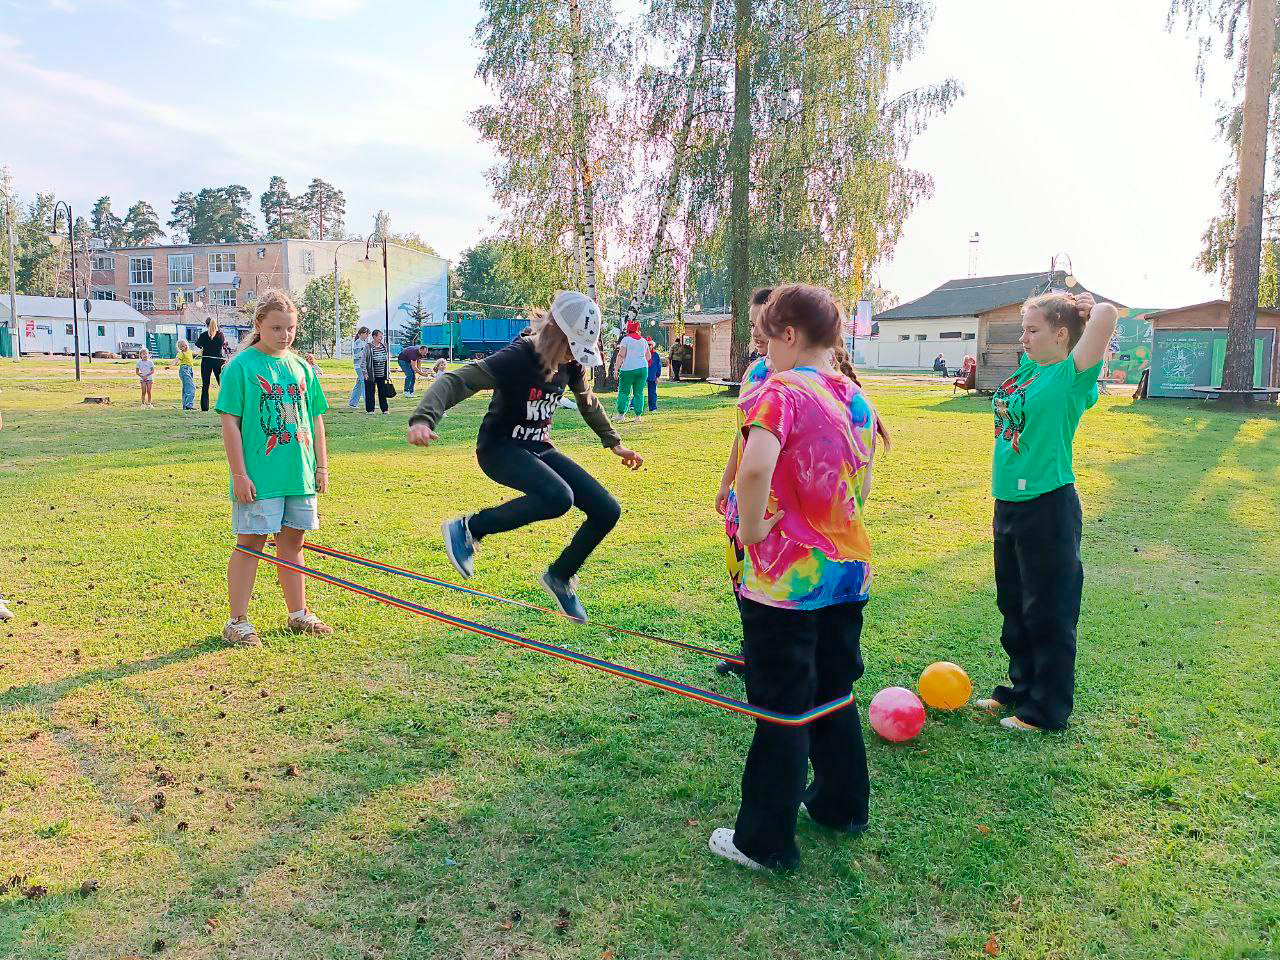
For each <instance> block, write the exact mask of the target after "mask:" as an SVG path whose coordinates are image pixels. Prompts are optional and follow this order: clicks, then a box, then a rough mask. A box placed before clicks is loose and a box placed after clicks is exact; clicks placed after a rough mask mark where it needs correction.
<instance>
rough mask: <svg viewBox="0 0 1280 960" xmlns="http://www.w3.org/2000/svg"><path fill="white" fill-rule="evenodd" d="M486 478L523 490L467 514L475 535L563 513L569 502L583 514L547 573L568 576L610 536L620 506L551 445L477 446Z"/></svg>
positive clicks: (568, 508) (501, 531)
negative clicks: (499, 501)
mask: <svg viewBox="0 0 1280 960" xmlns="http://www.w3.org/2000/svg"><path fill="white" fill-rule="evenodd" d="M476 460H477V461H478V462H479V464H480V469H481V470H483V471H484V472H485V476H487V477H488V478H489V479H490V480H492V481H494V482H495V483H500V484H502V485H503V486H504V487H511V489H513V490H519V491H520V492H521V493H523V494H524V496H523V497H517V498H516V499H514V500H509V501H508V502H506V503H504V504H502V505H501V506H497V507H489V508H487V509H485V510H480V511H478V512H477V513H474V514H472V515H471V518H470V519H469V520H468V521H467V528H468V529H469V530H470V531H471V535H472V536H473V537H475V538H476V539H480V538H481V537H487V536H489V535H490V534H494V533H503V532H504V531H507V530H515V529H516V528H517V527H523V526H526V525H527V524H530V523H536V522H537V521H539V520H550V519H551V518H553V517H561V516H564V515H565V514H566V513H568V512H569V510H570V509H571V508H573V507H577V508H578V509H579V510H581V511H582V512H583V513H585V514H586V515H587V519H586V520H585V521H584V522H583V524H582V526H581V527H579V528H578V531H577V533H575V534H574V535H573V539H572V540H570V541H569V545H568V546H567V547H565V548H564V550H563V552H561V554H560V556H559V557H558V558H556V561H555V562H554V563H553V564H551V568H550V570H551V575H552V576H554V577H559V578H561V579H563V580H568V579H569V578H570V577H572V576H573V575H574V574H576V573H577V572H578V570H579V569H580V568H581V567H582V565H583V564H584V563H586V561H587V557H589V556H590V555H591V551H592V550H594V549H595V548H596V547H597V546H599V545H600V541H601V540H603V539H604V538H605V537H606V536H608V535H609V531H610V530H612V529H613V528H614V526H615V525H616V524H617V522H618V518H619V517H620V516H622V508H621V507H620V506H618V501H617V500H615V499H614V498H613V495H612V494H611V493H609V491H608V490H606V489H605V488H604V487H603V486H601V485H600V483H599V481H597V480H596V478H595V477H593V476H591V474H589V473H587V471H586V470H584V469H583V468H582V467H580V466H578V465H577V464H576V463H574V462H573V461H572V460H570V459H569V458H568V457H566V456H565V455H564V454H563V453H561V452H560V451H559V450H557V449H556V448H555V447H553V446H552V445H551V444H549V443H548V444H544V445H539V446H536V447H527V446H523V445H521V444H518V443H494V444H485V445H484V446H482V447H480V448H478V449H477V450H476Z"/></svg>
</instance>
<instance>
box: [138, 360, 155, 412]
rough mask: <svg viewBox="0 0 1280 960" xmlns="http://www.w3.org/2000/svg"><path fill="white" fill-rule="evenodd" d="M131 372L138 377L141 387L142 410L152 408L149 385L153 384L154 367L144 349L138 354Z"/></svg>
mask: <svg viewBox="0 0 1280 960" xmlns="http://www.w3.org/2000/svg"><path fill="white" fill-rule="evenodd" d="M133 372H134V373H136V374H137V375H138V383H139V385H140V386H141V387H142V409H143V410H150V409H152V408H154V407H155V404H154V403H152V402H151V385H152V384H153V383H154V382H155V376H156V365H155V361H153V360H152V359H151V353H150V351H148V350H147V348H146V347H143V348H142V350H141V351H140V352H139V353H138V362H137V363H136V364H134V367H133Z"/></svg>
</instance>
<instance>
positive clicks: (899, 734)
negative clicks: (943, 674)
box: [867, 687, 924, 743]
mask: <svg viewBox="0 0 1280 960" xmlns="http://www.w3.org/2000/svg"><path fill="white" fill-rule="evenodd" d="M867 717H868V719H869V720H870V721H871V729H872V730H874V731H875V732H876V733H878V734H880V736H882V737H884V738H885V739H886V740H888V741H889V742H890V743H902V742H903V741H904V740H910V739H911V738H912V737H914V736H915V735H916V734H918V733H919V732H920V730H921V728H922V727H923V726H924V704H923V703H921V702H920V698H919V697H917V696H916V695H915V694H914V693H912V692H911V691H910V690H908V689H907V688H906V687H885V688H884V689H883V690H881V691H880V692H879V693H877V694H876V695H875V696H874V697H872V698H871V707H870V708H869V709H868V710H867Z"/></svg>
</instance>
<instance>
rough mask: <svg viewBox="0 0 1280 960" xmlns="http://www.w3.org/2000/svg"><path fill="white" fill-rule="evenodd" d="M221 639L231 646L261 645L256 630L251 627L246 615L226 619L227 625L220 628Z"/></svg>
mask: <svg viewBox="0 0 1280 960" xmlns="http://www.w3.org/2000/svg"><path fill="white" fill-rule="evenodd" d="M222 639H223V640H225V641H227V643H229V644H231V645H232V646H233V647H260V646H262V641H261V640H259V639H258V631H257V630H255V629H254V628H253V624H252V623H250V622H249V619H248V617H236V618H235V619H234V620H228V621H227V625H226V626H225V627H223V628H222Z"/></svg>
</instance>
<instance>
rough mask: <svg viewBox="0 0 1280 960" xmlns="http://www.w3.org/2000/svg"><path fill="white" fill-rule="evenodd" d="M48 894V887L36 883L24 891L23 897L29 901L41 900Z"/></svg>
mask: <svg viewBox="0 0 1280 960" xmlns="http://www.w3.org/2000/svg"><path fill="white" fill-rule="evenodd" d="M48 892H49V888H48V887H46V886H42V885H41V884H38V883H36V884H32V885H31V886H29V887H26V888H25V889H24V890H23V891H22V895H23V896H24V897H26V898H27V899H28V900H39V899H40V898H41V897H43V896H44V895H45V894H47V893H48Z"/></svg>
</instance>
